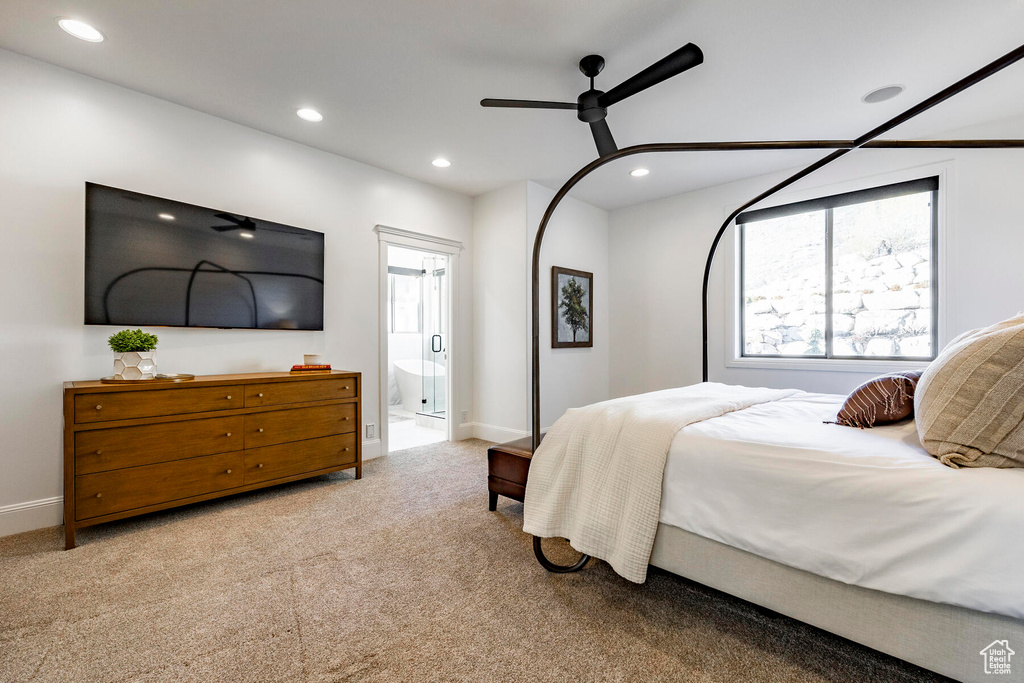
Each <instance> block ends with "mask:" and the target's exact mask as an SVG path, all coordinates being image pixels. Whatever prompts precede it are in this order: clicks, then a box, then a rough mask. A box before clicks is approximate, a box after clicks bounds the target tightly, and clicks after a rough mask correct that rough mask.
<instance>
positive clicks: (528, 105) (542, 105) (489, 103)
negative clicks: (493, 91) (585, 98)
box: [480, 97, 576, 111]
mask: <svg viewBox="0 0 1024 683" xmlns="http://www.w3.org/2000/svg"><path fill="white" fill-rule="evenodd" d="M480 106H481V107H510V108H513V109H572V110H573V111H576V105H575V104H572V103H569V102H547V101H544V100H496V99H494V98H491V97H487V98H485V99H482V100H480Z"/></svg>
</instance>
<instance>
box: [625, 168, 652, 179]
mask: <svg viewBox="0 0 1024 683" xmlns="http://www.w3.org/2000/svg"><path fill="white" fill-rule="evenodd" d="M648 173H650V171H648V170H647V169H646V168H634V169H633V170H632V171H630V172H629V175H631V176H633V177H634V178H643V177H644V176H645V175H647V174H648Z"/></svg>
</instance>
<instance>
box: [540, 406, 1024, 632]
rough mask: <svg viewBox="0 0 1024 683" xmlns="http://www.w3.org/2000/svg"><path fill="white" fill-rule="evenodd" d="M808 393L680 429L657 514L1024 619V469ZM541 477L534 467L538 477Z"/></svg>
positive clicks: (861, 576) (817, 568) (854, 580)
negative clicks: (945, 458)
mask: <svg viewBox="0 0 1024 683" xmlns="http://www.w3.org/2000/svg"><path fill="white" fill-rule="evenodd" d="M843 398H844V397H842V396H834V395H825V394H808V393H803V392H800V393H797V394H795V395H793V396H791V397H789V398H783V399H781V400H778V401H775V402H772V403H763V404H760V405H755V406H752V407H749V408H746V409H744V410H740V411H736V412H731V413H729V414H726V415H723V416H721V417H716V418H712V419H709V420H706V421H704V422H700V423H697V424H691V425H689V426H687V427H685V428H683V429H682V430H681V431H679V432H678V434H677V435H676V437H675V439H674V440H673V442H672V446H671V449H670V451H669V454H668V459H667V462H666V465H665V470H664V480H663V484H662V486H663V493H662V505H661V513H660V519H661V522H663V523H665V524H671V525H673V526H677V527H680V528H682V529H686V530H687V531H691V532H693V533H696V534H699V535H701V536H704V537H706V538H710V539H714V540H716V541H720V542H722V543H726V544H728V545H730V546H733V547H736V548H741V549H743V550H747V551H749V552H752V553H754V554H757V555H760V556H762V557H766V558H768V559H771V560H775V561H777V562H780V563H782V564H786V565H789V566H792V567H797V568H799V569H804V570H806V571H809V572H813V573H815V574H819V575H821V576H826V577H829V578H832V579H836V580H838V581H842V582H844V583H850V584H855V585H858V586H864V587H866V588H873V589H877V590H881V591H886V592H889V593H897V594H902V595H909V596H912V597H916V598H922V599H925V600H930V601H933V602H942V603H949V604H953V605H959V606H962V607H968V608H972V609H977V610H982V611H986V612H995V613H999V614H1005V615H1009V616H1012V617H1016V618H1024V469H1018V470H995V469H959V470H954V469H950V468H948V467H945V466H944V465H942V464H940V463H939V462H938V461H936V460H935V459H934V458H932V457H931V456H929V455H928V454H927V453H926V452H925V451H924V449H923V448H922V447H921V445H920V443H919V441H918V438H917V432H916V430H915V427H914V424H913V422H905V423H902V424H897V425H890V426H886V427H876V428H874V429H866V430H861V429H854V428H850V427H841V426H839V425H830V424H822V421H823V420H829V419H834V417H835V414H836V411H837V410H838V409H839V407H840V405H841V404H842V402H843ZM531 477H532V472H531Z"/></svg>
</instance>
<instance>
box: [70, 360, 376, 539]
mask: <svg viewBox="0 0 1024 683" xmlns="http://www.w3.org/2000/svg"><path fill="white" fill-rule="evenodd" d="M361 385H362V377H361V376H360V374H359V373H358V372H340V371H334V372H330V373H326V372H325V373H315V374H308V375H298V374H296V375H293V374H290V373H287V372H270V373H255V374H245V375H209V376H205V377H196V378H195V380H192V381H188V382H177V383H174V382H159V383H158V382H154V383H153V384H136V383H131V384H128V383H126V384H123V385H119V384H103V383H101V382H97V381H89V382H65V383H64V540H65V547H66V548H74V547H75V530H76V529H79V528H82V527H86V526H92V525H94V524H101V523H103V522H110V521H113V520H115V519H123V518H125V517H133V516H135V515H141V514H145V513H147V512H153V511H155V510H163V509H166V508H171V507H176V506H179V505H186V504H188V503H195V502H198V501H201V500H209V499H211V498H219V497H221V496H227V495H232V494H235V493H241V492H243V491H251V490H253V489H258V488H263V487H266V486H273V485H275V484H282V483H285V482H289V481H296V480H298V479H305V478H307V477H315V476H317V475H320V474H326V473H328V472H335V471H338V470H344V469H349V468H355V471H356V472H355V474H356V479H359V478H360V477H361V476H362V469H363V458H362V439H361V438H360V435H361V431H362V430H361V428H360V425H361V424H362V409H361V396H362V386H361Z"/></svg>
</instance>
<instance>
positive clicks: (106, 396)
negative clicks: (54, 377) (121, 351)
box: [75, 386, 244, 424]
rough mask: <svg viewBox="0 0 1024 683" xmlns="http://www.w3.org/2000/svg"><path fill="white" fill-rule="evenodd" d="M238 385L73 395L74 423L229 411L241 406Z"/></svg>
mask: <svg viewBox="0 0 1024 683" xmlns="http://www.w3.org/2000/svg"><path fill="white" fill-rule="evenodd" d="M243 390H244V387H241V386H229V387H197V388H195V389H157V390H153V391H148V390H147V391H119V392H110V393H100V394H79V395H78V396H75V422H76V423H78V424H81V423H83V422H103V421H106V420H127V419H130V418H135V417H156V416H160V415H181V414H183V413H201V412H204V411H207V410H228V409H230V408H241V407H242V405H243V399H242V396H243Z"/></svg>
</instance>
